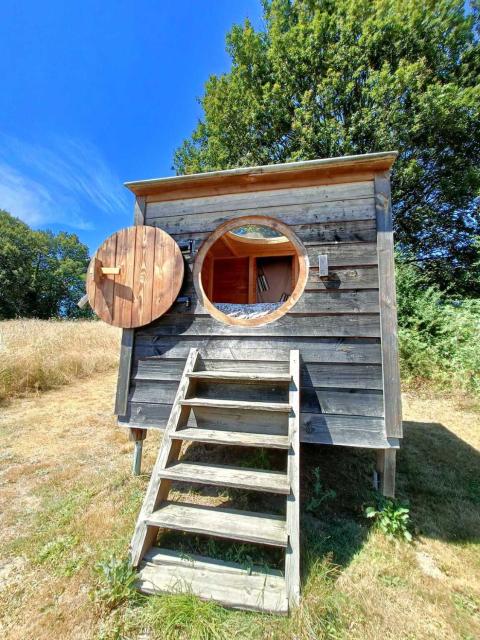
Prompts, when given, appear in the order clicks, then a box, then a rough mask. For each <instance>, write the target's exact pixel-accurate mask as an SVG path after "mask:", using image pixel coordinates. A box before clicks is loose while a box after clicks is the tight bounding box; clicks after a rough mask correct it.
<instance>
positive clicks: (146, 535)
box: [130, 349, 198, 567]
mask: <svg viewBox="0 0 480 640" xmlns="http://www.w3.org/2000/svg"><path fill="white" fill-rule="evenodd" d="M197 360H198V351H197V350H196V349H191V350H190V353H189V355H188V358H187V360H186V362H185V368H184V371H183V376H182V379H181V382H180V384H179V385H178V388H177V392H176V394H175V398H174V401H173V404H172V405H171V407H170V411H169V417H168V422H167V424H166V427H165V435H164V437H163V440H162V443H161V445H160V448H159V450H158V455H157V460H156V462H155V465H154V467H153V471H152V475H151V476H150V482H149V484H148V488H147V491H146V493H145V498H144V500H143V504H142V508H141V511H140V515H139V517H138V520H137V524H136V527H135V531H134V534H133V537H132V542H131V544H130V561H131V564H132V566H133V567H137V566H138V564H139V563H140V561H141V560H142V558H143V555H144V554H145V552H146V550H147V549H148V548H150V546H151V545H152V544H153V541H154V540H155V537H156V534H157V531H156V530H155V529H154V528H150V529H149V528H148V527H147V525H146V523H145V522H146V518H148V517H149V516H150V515H151V514H152V513H153V512H154V511H155V509H156V508H157V507H158V506H159V505H160V503H161V502H162V500H164V499H166V498H167V496H168V492H169V489H170V486H169V483H164V486H163V491H162V487H161V485H162V475H161V471H162V469H163V468H164V467H165V466H166V465H167V464H168V463H169V462H170V461H171V460H173V459H176V458H177V457H178V454H179V452H180V443H179V442H175V443H174V444H173V445H172V442H171V440H170V434H171V433H173V432H174V431H176V430H177V428H178V427H179V426H180V427H182V426H185V424H186V421H187V419H188V414H187V413H186V412H185V410H184V409H183V407H182V406H181V404H180V402H181V400H183V399H184V398H185V397H186V395H187V393H188V390H189V388H190V385H191V383H190V379H189V378H188V375H187V374H188V373H190V372H191V371H194V370H195V366H196V364H197Z"/></svg>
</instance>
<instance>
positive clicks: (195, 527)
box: [147, 502, 287, 547]
mask: <svg viewBox="0 0 480 640" xmlns="http://www.w3.org/2000/svg"><path fill="white" fill-rule="evenodd" d="M147 524H151V525H155V526H157V527H159V528H165V529H176V530H179V531H188V532H190V533H197V534H200V535H210V536H215V537H217V538H230V539H231V540H241V541H243V542H252V543H256V544H266V545H270V546H274V547H286V546H287V531H286V526H285V518H282V517H281V516H275V515H270V514H265V513H253V512H251V511H239V510H238V509H224V508H221V507H210V506H205V505H198V504H186V503H179V502H164V503H163V504H161V505H160V507H159V508H158V509H157V510H156V511H154V512H153V513H152V514H151V515H150V516H149V517H148V518H147Z"/></svg>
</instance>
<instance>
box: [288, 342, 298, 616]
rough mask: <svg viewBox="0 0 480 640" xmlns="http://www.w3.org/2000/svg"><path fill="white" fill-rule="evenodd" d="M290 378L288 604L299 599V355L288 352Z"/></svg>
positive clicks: (294, 351) (295, 603)
mask: <svg viewBox="0 0 480 640" xmlns="http://www.w3.org/2000/svg"><path fill="white" fill-rule="evenodd" d="M290 375H291V381H290V385H289V391H288V402H289V404H290V407H291V411H290V414H289V416H288V437H289V440H290V449H289V450H288V458H287V475H288V481H289V483H290V494H289V495H288V497H287V534H288V545H287V550H286V554H285V585H286V589H287V597H288V603H289V606H290V607H294V606H297V605H298V603H299V600H300V465H301V460H300V354H299V352H298V351H297V350H295V349H293V350H292V351H291V352H290Z"/></svg>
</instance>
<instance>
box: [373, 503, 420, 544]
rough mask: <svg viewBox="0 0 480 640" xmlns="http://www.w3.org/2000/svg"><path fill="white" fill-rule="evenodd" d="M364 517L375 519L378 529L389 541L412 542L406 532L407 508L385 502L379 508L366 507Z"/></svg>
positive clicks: (408, 514)
mask: <svg viewBox="0 0 480 640" xmlns="http://www.w3.org/2000/svg"><path fill="white" fill-rule="evenodd" d="M365 517H366V518H373V519H375V522H376V525H377V527H378V529H379V530H380V531H381V532H382V533H384V534H385V535H386V536H387V538H389V539H390V540H393V539H401V540H405V541H406V542H411V541H412V534H411V533H410V531H409V530H408V524H409V520H410V510H409V509H407V507H405V506H402V505H401V504H398V503H396V502H394V501H393V500H385V501H384V502H383V503H382V504H381V505H380V506H379V507H367V508H366V510H365Z"/></svg>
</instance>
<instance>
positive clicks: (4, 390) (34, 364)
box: [0, 319, 120, 402]
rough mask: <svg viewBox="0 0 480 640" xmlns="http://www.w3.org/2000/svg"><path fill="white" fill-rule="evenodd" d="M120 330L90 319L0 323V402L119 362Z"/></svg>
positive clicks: (95, 371)
mask: <svg viewBox="0 0 480 640" xmlns="http://www.w3.org/2000/svg"><path fill="white" fill-rule="evenodd" d="M119 348H120V330H119V329H116V328H115V327H111V326H109V325H107V324H104V323H103V322H95V321H91V320H78V321H66V320H34V319H32V320H5V321H2V322H0V402H5V401H6V400H8V399H10V398H12V397H15V396H18V395H22V394H25V393H27V392H32V391H37V392H38V391H45V390H47V389H52V388H54V387H59V386H61V385H64V384H68V383H70V382H72V381H73V380H75V379H77V378H86V377H88V376H91V375H93V374H95V373H101V372H105V371H108V370H110V369H112V368H113V367H115V366H116V365H117V363H118V355H119Z"/></svg>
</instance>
